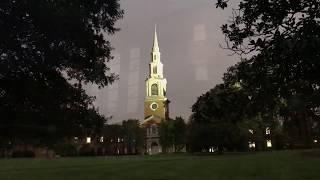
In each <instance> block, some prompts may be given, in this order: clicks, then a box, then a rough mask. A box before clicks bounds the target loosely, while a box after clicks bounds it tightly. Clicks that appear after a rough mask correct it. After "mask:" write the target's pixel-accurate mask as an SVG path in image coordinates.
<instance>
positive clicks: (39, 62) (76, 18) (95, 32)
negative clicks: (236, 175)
mask: <svg viewBox="0 0 320 180" xmlns="http://www.w3.org/2000/svg"><path fill="white" fill-rule="evenodd" d="M122 15H123V12H122V10H121V9H120V5H119V2H118V0H96V1H84V0H76V1H64V0H55V1H49V0H44V1H25V0H22V1H15V0H3V1H1V2H0V27H1V28H0V39H1V40H0V102H1V103H0V114H1V120H0V129H1V130H0V132H1V134H0V135H1V136H4V137H7V138H9V139H11V141H13V140H14V139H26V138H29V137H30V138H31V139H34V137H38V138H44V139H46V138H47V137H62V136H66V135H70V134H72V133H74V131H77V132H83V131H87V130H86V129H88V128H91V129H94V128H95V127H101V124H103V123H104V121H105V118H104V117H102V116H100V115H99V114H98V112H97V111H96V109H95V108H94V107H93V105H92V102H93V100H94V98H93V97H89V96H88V95H87V94H86V93H85V91H84V90H83V88H82V86H81V85H82V84H83V83H95V84H98V85H99V86H101V87H103V86H106V85H108V84H109V83H112V82H113V81H114V80H115V79H116V78H117V76H116V75H114V74H110V73H108V70H109V68H108V67H107V66H106V65H105V62H108V61H109V60H111V59H112V56H111V49H112V48H111V45H110V42H109V41H108V40H106V39H105V35H111V34H113V33H114V32H115V31H117V30H118V29H117V28H115V27H114V25H115V22H116V20H118V19H119V18H121V17H122Z"/></svg>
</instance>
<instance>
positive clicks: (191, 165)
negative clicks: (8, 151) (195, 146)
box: [0, 150, 320, 180]
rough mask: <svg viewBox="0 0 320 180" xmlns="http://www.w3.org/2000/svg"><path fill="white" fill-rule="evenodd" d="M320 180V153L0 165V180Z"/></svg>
mask: <svg viewBox="0 0 320 180" xmlns="http://www.w3.org/2000/svg"><path fill="white" fill-rule="evenodd" d="M38 179H39V180H40V179H41V180H62V179H69V180H84V179H86V180H87V179H88V180H102V179H103V180H105V179H106V180H122V179H130V180H169V179H172V180H180V179H181V180H188V179H194V180H211V179H216V180H232V179H237V180H252V179H254V180H276V179H281V180H313V179H314V180H320V151H319V152H318V151H315V150H313V151H280V152H262V153H252V154H248V153H246V154H225V155H215V156H192V155H180V154H179V155H157V156H123V157H87V158H60V159H52V160H47V159H3V160H0V180H38Z"/></svg>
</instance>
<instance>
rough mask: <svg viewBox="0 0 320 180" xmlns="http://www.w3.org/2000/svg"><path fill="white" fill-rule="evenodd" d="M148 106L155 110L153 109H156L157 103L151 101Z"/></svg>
mask: <svg viewBox="0 0 320 180" xmlns="http://www.w3.org/2000/svg"><path fill="white" fill-rule="evenodd" d="M150 108H151V109H152V110H154V111H155V110H157V109H158V104H157V103H156V102H153V103H152V104H151V106H150Z"/></svg>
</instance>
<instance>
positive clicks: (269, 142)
mask: <svg viewBox="0 0 320 180" xmlns="http://www.w3.org/2000/svg"><path fill="white" fill-rule="evenodd" d="M267 147H268V148H271V147H272V142H271V140H267Z"/></svg>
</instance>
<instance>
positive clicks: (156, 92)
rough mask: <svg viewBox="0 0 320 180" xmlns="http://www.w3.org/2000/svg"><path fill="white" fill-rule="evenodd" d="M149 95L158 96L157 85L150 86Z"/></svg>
mask: <svg viewBox="0 0 320 180" xmlns="http://www.w3.org/2000/svg"><path fill="white" fill-rule="evenodd" d="M151 95H155V96H156V95H158V85H157V84H152V86H151Z"/></svg>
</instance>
